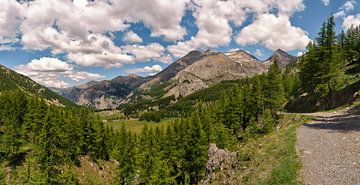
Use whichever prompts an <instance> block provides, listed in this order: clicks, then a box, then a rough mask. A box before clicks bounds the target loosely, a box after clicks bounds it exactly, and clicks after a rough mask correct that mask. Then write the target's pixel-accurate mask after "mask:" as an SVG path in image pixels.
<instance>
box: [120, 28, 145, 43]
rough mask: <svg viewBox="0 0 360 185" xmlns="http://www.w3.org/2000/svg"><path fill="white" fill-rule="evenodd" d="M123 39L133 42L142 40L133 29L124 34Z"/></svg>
mask: <svg viewBox="0 0 360 185" xmlns="http://www.w3.org/2000/svg"><path fill="white" fill-rule="evenodd" d="M123 40H124V41H126V42H134V43H136V42H142V41H143V40H142V38H141V37H140V36H139V35H138V34H136V33H135V32H133V31H129V32H127V33H126V34H125V36H124V38H123Z"/></svg>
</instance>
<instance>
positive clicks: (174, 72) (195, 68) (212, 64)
mask: <svg viewBox="0 0 360 185" xmlns="http://www.w3.org/2000/svg"><path fill="white" fill-rule="evenodd" d="M275 58H277V60H278V62H279V65H280V66H281V67H282V68H283V67H285V66H286V65H287V64H289V63H291V62H292V61H294V60H296V57H294V56H292V55H289V54H287V53H286V52H284V51H282V50H276V51H275V52H274V53H273V54H272V56H271V57H270V58H269V59H268V60H266V61H265V62H263V61H260V60H258V59H257V58H256V57H254V56H253V55H251V54H249V53H247V52H246V51H243V50H232V51H230V52H214V51H211V50H207V51H205V52H201V51H197V50H194V51H191V52H189V53H188V54H187V55H185V56H184V57H182V58H180V59H178V60H176V61H175V62H174V63H172V64H171V65H169V66H168V67H167V68H165V69H164V70H163V71H161V72H159V73H158V74H156V75H154V76H149V77H140V76H136V75H129V76H119V77H116V78H114V79H112V80H104V81H100V82H94V81H92V82H88V83H86V84H83V85H80V86H77V87H72V88H68V89H61V90H57V92H59V93H60V94H61V95H63V96H64V97H67V98H69V99H70V100H72V101H73V102H76V103H77V104H81V105H87V106H93V107H95V108H97V109H113V108H116V107H117V106H118V105H119V104H123V103H128V102H134V101H140V100H144V99H145V100H152V99H160V98H164V97H170V96H174V97H185V96H188V95H190V94H192V93H194V92H196V91H198V90H200V89H204V88H207V87H209V86H211V85H214V84H217V83H219V82H221V81H224V80H237V79H241V78H245V77H249V76H253V75H256V74H261V73H264V72H266V71H267V69H268V67H269V65H270V63H271V62H273V61H274V60H275Z"/></svg>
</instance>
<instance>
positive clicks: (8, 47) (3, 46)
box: [0, 45, 15, 51]
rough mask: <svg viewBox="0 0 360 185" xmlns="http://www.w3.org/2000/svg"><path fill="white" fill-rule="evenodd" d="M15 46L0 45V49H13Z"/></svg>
mask: <svg viewBox="0 0 360 185" xmlns="http://www.w3.org/2000/svg"><path fill="white" fill-rule="evenodd" d="M14 50H15V48H14V47H12V46H8V45H0V51H14Z"/></svg>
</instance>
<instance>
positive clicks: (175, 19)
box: [0, 0, 305, 67]
mask: <svg viewBox="0 0 360 185" xmlns="http://www.w3.org/2000/svg"><path fill="white" fill-rule="evenodd" d="M21 2H22V3H19V2H18V1H15V0H2V1H1V0H0V43H7V42H5V40H6V41H10V43H12V42H17V41H15V40H16V38H19V39H20V42H21V43H22V44H23V46H24V48H25V49H31V50H44V49H48V48H50V49H51V51H52V53H54V54H59V53H64V54H66V55H67V57H68V59H69V60H71V61H73V62H74V63H76V64H78V65H81V66H101V67H120V66H122V65H123V64H129V63H135V62H137V61H148V60H152V59H153V60H158V61H161V62H164V63H169V62H170V61H171V60H172V57H173V56H176V57H180V56H183V55H184V54H186V53H187V52H189V51H191V50H194V49H205V48H214V47H219V46H226V45H228V44H229V43H230V42H231V40H232V39H233V37H234V35H233V34H234V30H233V28H232V27H231V26H230V25H234V26H235V27H237V28H239V27H240V26H241V25H242V24H243V23H244V21H246V20H247V19H248V18H249V16H250V17H251V18H252V17H258V16H259V15H262V14H269V13H270V12H276V14H277V16H280V15H282V16H284V17H289V16H291V15H292V14H293V13H295V12H297V11H301V10H303V9H304V7H305V6H304V4H303V0H287V1H284V0H251V1H239V0H227V1H223V0H171V1H169V0H143V1H132V0H117V1H108V0H98V1H87V0H72V1H71V0H62V1H59V0H36V1H21ZM186 10H192V13H193V16H194V18H195V20H196V21H195V23H196V26H197V27H198V29H199V31H198V32H197V33H196V35H195V36H193V37H192V38H190V39H189V40H182V39H183V38H184V35H185V34H186V33H187V32H186V29H185V28H183V27H182V26H181V24H180V23H181V21H182V18H183V16H184V13H185V11H186ZM131 23H143V24H144V25H145V26H146V27H147V28H149V29H150V35H151V36H152V37H163V39H165V40H168V41H176V44H174V45H170V46H169V47H168V48H166V49H167V50H168V51H166V50H165V48H163V47H162V46H161V45H160V44H148V45H125V46H118V45H116V44H115V43H114V36H113V34H111V33H112V32H117V31H122V32H126V33H127V34H126V36H125V37H124V40H125V41H129V42H133V43H139V42H142V38H140V37H139V36H138V35H136V34H135V33H134V32H132V31H130V30H129V26H130V24H131ZM6 25H11V26H8V27H6ZM270 26H271V25H270ZM269 29H271V28H269ZM297 29H300V28H297ZM293 30H294V29H293ZM109 33H110V34H109ZM2 40H3V41H2ZM284 42H287V41H284ZM292 42H293V41H292ZM130 50H131V51H130ZM168 52H170V53H171V54H172V56H169V55H167V54H165V53H168Z"/></svg>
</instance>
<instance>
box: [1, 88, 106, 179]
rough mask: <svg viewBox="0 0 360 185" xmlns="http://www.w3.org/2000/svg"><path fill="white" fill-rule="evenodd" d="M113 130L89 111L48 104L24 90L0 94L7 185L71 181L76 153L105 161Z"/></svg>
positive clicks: (76, 159) (2, 146)
mask: <svg viewBox="0 0 360 185" xmlns="http://www.w3.org/2000/svg"><path fill="white" fill-rule="evenodd" d="M111 134H112V132H111V131H110V130H109V129H106V128H105V127H104V125H103V124H102V123H101V122H100V120H99V119H98V118H96V117H93V116H92V113H91V112H89V111H88V110H85V109H84V110H72V109H69V108H68V109H65V108H62V107H57V106H54V105H48V104H47V103H46V102H45V101H43V100H40V99H39V98H38V97H30V96H26V95H25V94H24V93H23V91H21V90H15V91H9V92H6V91H5V92H2V93H1V95H0V145H1V148H0V154H1V157H0V159H1V161H0V162H2V164H4V165H5V166H7V168H9V169H10V174H8V175H9V176H8V177H7V178H6V179H10V181H8V182H7V183H10V184H76V182H77V178H76V176H75V173H74V170H73V169H74V167H75V166H76V165H78V164H79V158H80V156H81V155H89V156H90V157H91V158H92V159H93V160H101V159H104V160H108V159H109V146H110V140H109V138H110V137H109V136H111Z"/></svg>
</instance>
